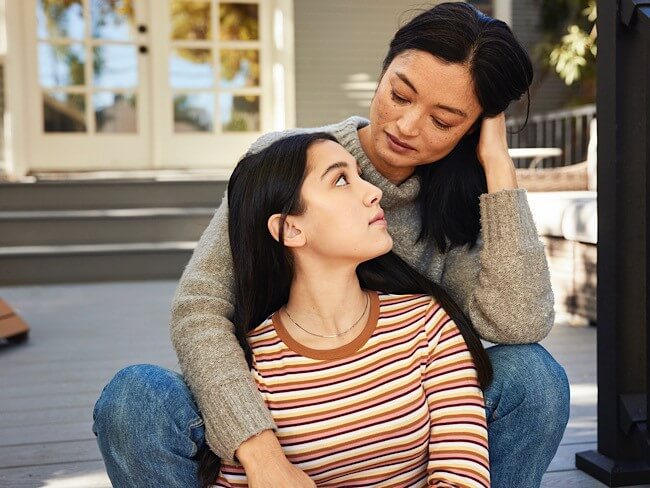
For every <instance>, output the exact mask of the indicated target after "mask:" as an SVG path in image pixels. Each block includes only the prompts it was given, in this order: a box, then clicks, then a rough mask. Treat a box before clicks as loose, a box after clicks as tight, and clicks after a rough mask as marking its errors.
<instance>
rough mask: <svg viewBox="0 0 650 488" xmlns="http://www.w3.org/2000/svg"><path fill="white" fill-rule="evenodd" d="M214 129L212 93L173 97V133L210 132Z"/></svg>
mask: <svg viewBox="0 0 650 488" xmlns="http://www.w3.org/2000/svg"><path fill="white" fill-rule="evenodd" d="M213 127H214V93H207V92H206V93H191V94H182V95H181V94H179V95H175V96H174V132H211V131H212V128H213Z"/></svg>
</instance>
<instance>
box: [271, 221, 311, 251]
mask: <svg viewBox="0 0 650 488" xmlns="http://www.w3.org/2000/svg"><path fill="white" fill-rule="evenodd" d="M266 224H267V227H268V229H269V232H270V233H271V236H273V239H275V240H276V241H278V242H280V225H282V214H273V215H271V216H270V217H269V220H268V221H267V223H266ZM282 238H283V240H284V243H283V244H284V245H285V246H287V247H302V246H304V245H305V234H304V233H303V232H302V230H301V229H300V224H299V223H298V221H297V219H295V218H293V216H292V215H287V216H286V218H285V219H284V225H283V235H282Z"/></svg>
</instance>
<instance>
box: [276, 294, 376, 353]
mask: <svg viewBox="0 0 650 488" xmlns="http://www.w3.org/2000/svg"><path fill="white" fill-rule="evenodd" d="M368 293H369V294H370V314H369V315H368V320H367V321H366V324H365V325H364V327H363V330H362V331H361V332H360V333H359V335H357V337H355V338H354V339H352V341H350V342H348V343H347V344H344V345H342V346H339V347H335V348H334V349H313V348H311V347H307V346H305V345H304V344H301V343H300V342H298V341H297V340H295V339H294V338H293V337H292V336H291V334H289V332H288V331H287V328H286V327H285V325H284V323H283V322H282V319H281V318H280V313H279V312H280V311H279V310H278V311H277V312H275V313H274V314H273V316H272V317H271V322H272V323H273V327H275V331H276V333H277V334H278V337H280V339H281V340H282V342H284V343H285V344H286V346H287V347H288V348H289V349H291V350H292V351H293V352H295V353H297V354H300V355H301V356H305V357H308V358H311V359H322V360H328V359H329V360H331V359H343V358H346V357H348V356H351V355H352V354H354V353H355V352H357V351H358V350H359V349H361V348H362V347H363V346H364V345H365V344H366V342H368V339H370V337H371V336H372V334H373V333H374V331H375V329H376V328H377V321H378V319H379V297H378V295H377V292H376V291H368Z"/></svg>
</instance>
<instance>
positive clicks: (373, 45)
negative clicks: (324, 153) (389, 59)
mask: <svg viewBox="0 0 650 488" xmlns="http://www.w3.org/2000/svg"><path fill="white" fill-rule="evenodd" d="M420 5H422V4H421V3H417V2H414V1H413V0H354V1H349V0H328V1H326V2H324V1H322V0H295V1H294V10H295V17H294V20H295V59H296V125H297V126H298V127H313V126H319V125H323V124H327V123H332V122H336V121H339V120H342V119H344V118H346V117H349V116H351V115H363V116H367V115H368V106H369V103H370V99H371V97H372V94H373V91H374V83H373V82H374V81H376V79H377V77H378V75H379V72H380V69H381V62H382V60H383V58H384V56H385V54H386V52H387V50H388V43H389V41H390V39H391V38H392V36H393V34H394V33H395V31H396V30H397V28H398V27H399V26H400V25H401V24H400V22H399V20H400V14H402V13H403V12H404V11H406V10H408V9H411V8H414V7H415V8H416V7H418V6H420ZM405 18H406V19H407V20H408V18H410V17H408V16H407V17H405ZM354 81H357V82H359V81H360V82H362V83H363V82H364V81H365V82H366V83H367V87H364V88H361V89H359V88H354V87H351V86H347V87H346V86H345V85H346V84H349V83H351V82H354ZM371 87H372V88H371Z"/></svg>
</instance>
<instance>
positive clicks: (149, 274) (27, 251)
mask: <svg viewBox="0 0 650 488" xmlns="http://www.w3.org/2000/svg"><path fill="white" fill-rule="evenodd" d="M195 245H196V243H195V242H194V241H189V242H162V243H156V242H148V243H135V244H128V243H123V244H89V245H63V246H16V247H9V246H7V247H0V284H2V285H3V286H12V285H25V284H35V283H38V284H47V283H70V282H96V281H127V280H149V279H178V278H179V277H180V275H181V273H182V271H183V268H184V267H185V265H186V264H187V262H188V261H189V259H190V257H191V255H192V251H193V250H194V247H195Z"/></svg>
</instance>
